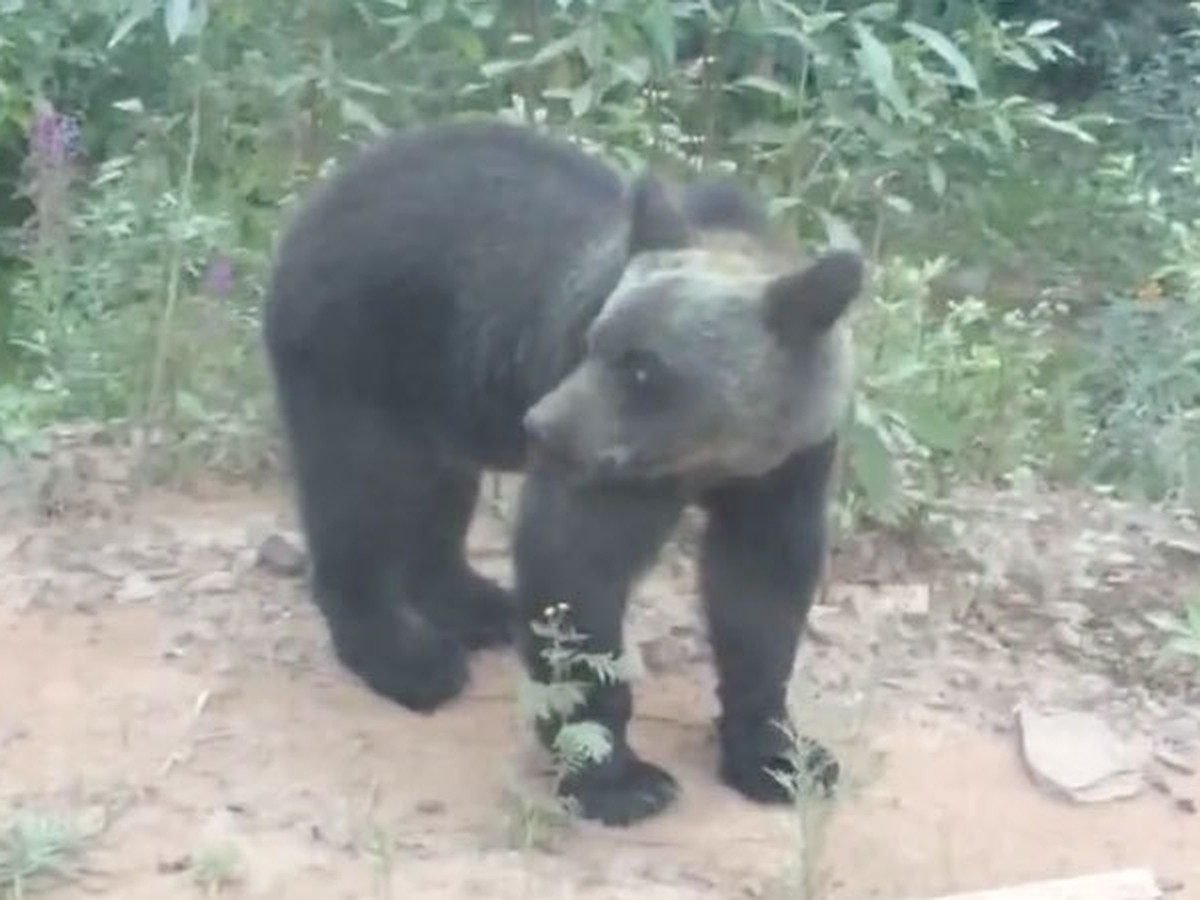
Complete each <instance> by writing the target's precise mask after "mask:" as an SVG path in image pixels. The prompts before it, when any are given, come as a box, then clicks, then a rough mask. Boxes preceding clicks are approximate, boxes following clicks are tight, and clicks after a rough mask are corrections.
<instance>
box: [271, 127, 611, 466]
mask: <svg viewBox="0 0 1200 900" xmlns="http://www.w3.org/2000/svg"><path fill="white" fill-rule="evenodd" d="M627 218H628V213H627V198H626V192H625V187H624V184H623V182H622V180H621V178H620V177H619V176H618V175H617V173H616V172H615V171H613V170H612V169H611V168H610V167H608V166H607V165H606V164H605V163H603V162H601V161H600V160H598V159H595V158H593V157H591V156H589V155H588V154H585V153H584V152H582V151H581V150H579V149H577V148H575V147H574V146H572V145H571V144H569V143H566V142H565V141H562V140H560V139H556V138H549V137H546V136H544V135H541V134H539V133H537V132H535V131H533V130H532V129H528V128H522V127H518V126H512V125H506V124H501V123H497V122H490V121H464V122H454V123H447V124H441V125H436V126H432V127H428V128H423V129H419V130H413V131H402V132H398V133H396V134H393V135H391V136H389V137H388V138H386V139H384V140H382V141H381V142H379V143H378V144H377V145H375V146H373V147H372V148H370V149H368V150H367V151H366V152H364V153H363V154H362V155H361V156H359V157H358V158H357V159H355V160H353V161H351V162H349V163H348V164H347V165H346V166H344V167H343V169H342V170H341V171H340V172H339V173H337V174H336V175H334V176H333V177H331V178H330V179H329V180H328V181H327V182H326V183H325V184H323V185H321V186H320V187H319V188H317V189H316V191H315V192H314V193H313V195H312V196H311V197H310V198H309V200H308V201H307V202H306V203H305V204H304V206H303V208H302V209H301V210H300V212H299V213H298V214H297V216H296V218H295V220H294V221H293V223H292V225H291V227H290V228H289V229H288V231H287V233H286V234H285V236H284V238H283V240H282V242H281V245H280V248H279V252H278V257H277V264H276V269H275V273H274V278H273V282H272V285H271V290H270V296H269V298H268V306H267V311H266V316H267V322H266V334H267V341H268V344H269V345H270V346H271V348H272V352H273V353H274V355H275V356H276V357H277V358H278V359H279V360H281V362H282V364H283V365H288V364H289V361H291V364H292V365H294V366H296V367H303V368H304V369H306V370H308V371H310V372H312V373H313V374H314V375H315V376H316V377H319V378H321V379H322V380H323V381H324V382H325V383H326V384H327V385H329V386H333V387H335V388H337V389H342V390H347V391H352V392H353V393H354V394H356V395H360V396H361V395H363V394H364V393H365V394H367V395H374V396H376V397H378V398H380V399H381V400H384V401H385V402H386V403H387V404H388V405H390V406H393V407H396V408H400V407H404V408H408V409H415V408H417V407H420V408H422V409H425V410H427V411H431V412H434V413H436V414H437V415H442V416H446V415H448V416H449V417H451V418H452V419H454V420H455V421H456V422H457V423H458V424H457V430H459V431H460V432H466V433H467V434H468V438H467V440H468V442H472V443H475V444H479V445H484V444H502V445H505V447H506V448H507V449H506V450H505V453H507V450H508V449H515V447H511V448H510V447H508V445H510V444H512V443H513V441H515V440H516V439H517V438H518V436H519V427H518V425H519V419H520V414H521V412H522V411H523V409H524V408H525V407H526V406H527V405H528V404H529V403H530V402H531V401H532V399H534V398H535V397H536V395H538V394H540V393H541V392H543V391H544V390H547V389H548V388H549V387H550V386H551V385H552V384H553V382H554V381H555V380H557V378H559V377H561V375H562V374H564V372H565V371H566V368H568V367H569V366H570V365H571V363H572V361H573V358H574V356H575V355H576V354H577V352H578V349H579V348H578V340H579V338H580V337H581V335H582V329H583V328H585V327H586V324H587V321H589V320H590V318H591V317H592V316H593V315H594V314H595V312H596V310H597V309H598V307H599V304H600V303H601V302H602V301H603V299H604V296H605V295H606V294H607V292H608V290H609V289H610V288H611V286H612V285H613V284H615V282H616V280H617V278H619V276H620V271H621V269H622V267H623V266H624V263H625V261H626V242H627V233H626V232H627V227H628V226H627Z"/></svg>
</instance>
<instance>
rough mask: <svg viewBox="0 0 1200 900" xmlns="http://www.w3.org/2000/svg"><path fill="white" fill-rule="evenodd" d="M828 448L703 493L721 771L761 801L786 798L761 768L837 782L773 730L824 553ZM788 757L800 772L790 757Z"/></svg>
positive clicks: (833, 769) (811, 747)
mask: <svg viewBox="0 0 1200 900" xmlns="http://www.w3.org/2000/svg"><path fill="white" fill-rule="evenodd" d="M834 446H835V445H834V442H833V441H832V440H830V441H828V442H826V443H825V444H822V445H820V446H817V447H814V448H812V449H808V450H805V451H803V452H801V453H799V454H797V455H796V456H794V457H793V458H792V459H791V460H789V461H788V462H787V463H785V464H784V465H783V466H782V467H781V468H779V469H778V470H776V471H775V472H772V473H770V474H769V475H767V476H765V477H764V478H762V479H760V480H748V481H745V482H739V483H735V484H731V485H726V486H723V487H721V488H718V489H717V490H714V491H713V492H712V493H711V494H710V495H709V496H707V497H706V498H705V507H706V509H707V512H708V524H707V527H706V530H705V535H704V544H703V548H702V553H701V579H700V580H701V591H702V593H703V596H704V603H705V609H706V612H707V614H708V621H709V634H710V637H711V640H712V643H713V651H714V656H715V658H716V666H717V677H718V688H717V691H718V696H719V699H720V703H721V720H720V744H721V777H722V779H723V780H724V781H725V782H726V783H727V784H729V785H730V786H731V787H733V788H735V789H736V790H738V791H739V792H740V793H742V794H743V795H745V796H747V797H749V798H751V799H753V800H757V801H760V802H766V803H771V802H776V803H778V802H786V801H788V800H789V799H790V796H791V795H790V792H789V789H788V788H785V787H784V786H783V785H782V784H780V782H779V781H778V780H776V778H775V777H773V776H772V775H771V771H769V770H773V771H775V772H777V773H779V774H780V775H783V776H785V778H787V777H789V776H790V777H796V776H798V778H799V781H800V782H815V783H816V786H817V787H818V788H820V789H823V790H825V791H829V790H832V788H833V787H834V785H835V784H836V782H837V780H838V765H837V762H836V761H835V760H834V758H833V756H832V754H830V753H829V751H828V750H826V749H825V748H823V747H822V746H821V745H819V744H817V743H816V742H815V741H812V740H811V739H807V738H800V739H799V743H800V745H801V746H800V747H792V746H791V741H790V740H789V738H788V736H787V734H786V733H785V732H784V731H783V730H781V726H782V727H784V728H786V727H789V726H790V724H791V723H790V722H789V720H788V712H787V691H788V682H789V681H790V680H791V675H792V666H793V663H794V661H795V658H796V650H797V647H798V645H799V641H800V634H801V631H802V630H803V628H804V623H805V620H806V618H807V616H808V611H809V608H810V607H811V605H812V601H813V593H814V590H815V588H816V585H817V579H818V576H819V574H820V569H821V564H822V557H823V554H824V548H825V540H826V537H825V510H826V499H825V498H826V489H827V485H828V482H829V477H830V471H831V465H832V461H833V453H834ZM796 751H798V753H797V752H796ZM797 756H799V761H800V762H801V768H802V769H803V771H796V770H795V767H794V766H793V765H792V762H793V760H795V759H796V757H797ZM795 786H796V787H801V788H803V784H795Z"/></svg>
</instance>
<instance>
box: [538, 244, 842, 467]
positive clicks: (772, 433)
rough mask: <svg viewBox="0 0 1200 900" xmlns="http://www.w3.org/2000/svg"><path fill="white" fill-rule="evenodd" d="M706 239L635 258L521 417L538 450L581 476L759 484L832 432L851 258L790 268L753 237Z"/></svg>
mask: <svg viewBox="0 0 1200 900" xmlns="http://www.w3.org/2000/svg"><path fill="white" fill-rule="evenodd" d="M705 238H706V239H705V241H704V243H703V244H701V245H699V246H694V247H689V248H686V249H679V250H663V251H655V252H650V253H644V254H640V255H638V256H636V257H635V258H634V259H633V260H632V261H631V262H630V264H629V266H628V267H627V269H626V271H625V273H624V276H623V277H622V279H621V281H620V282H619V284H618V285H617V287H616V289H615V290H614V291H613V292H612V294H611V295H610V297H609V298H608V301H607V302H606V303H605V305H604V307H603V309H602V310H601V312H600V314H599V316H597V318H596V319H595V321H594V322H593V323H592V325H591V327H590V329H589V331H588V344H587V354H586V356H585V358H584V360H583V361H582V363H581V364H580V365H579V366H578V367H577V368H576V369H575V370H574V371H573V372H572V373H571V374H570V375H568V376H567V377H566V378H565V379H564V380H563V381H562V382H561V383H560V384H559V385H558V386H557V387H556V388H555V389H554V390H553V391H551V392H550V393H549V394H547V395H546V396H545V397H543V398H542V399H541V400H540V401H539V402H538V403H537V404H536V405H535V406H534V407H533V408H532V409H531V410H530V412H529V414H528V416H527V418H526V421H527V424H528V425H529V428H530V431H531V433H532V434H533V435H534V436H535V439H536V440H537V442H538V443H539V444H541V445H542V448H543V449H544V450H546V451H548V452H550V453H551V454H553V455H555V456H558V457H560V458H562V459H563V460H564V461H566V462H568V463H570V464H571V465H572V466H573V467H574V468H575V469H576V470H577V471H578V472H579V473H580V474H581V475H582V476H583V477H587V478H618V479H643V478H662V477H678V478H683V479H689V480H699V481H705V480H712V479H721V478H728V477H737V476H752V475H758V474H762V473H764V472H766V471H769V470H770V469H772V468H774V467H775V466H777V465H779V464H780V463H782V462H783V461H784V460H785V459H786V458H787V457H788V456H790V455H791V454H793V453H795V452H796V451H798V450H800V449H803V448H805V447H808V446H811V445H813V444H816V443H819V442H821V441H823V440H825V439H826V438H828V437H830V436H831V435H832V434H833V433H834V430H835V429H836V426H837V423H838V420H839V418H840V417H841V415H842V412H843V410H844V407H845V404H846V401H847V399H848V396H849V391H850V384H851V378H852V368H853V365H852V359H851V347H850V340H849V334H848V329H847V326H846V323H845V322H844V320H843V313H844V312H845V310H846V308H847V307H848V305H849V303H850V302H851V300H852V299H853V298H854V296H855V295H856V294H857V293H858V290H859V287H860V284H861V275H862V269H861V260H860V259H859V258H858V256H857V255H856V254H854V253H851V252H849V251H833V252H830V253H826V254H825V255H823V256H821V257H819V258H818V259H817V260H815V261H814V262H813V263H811V264H810V265H808V266H806V267H800V268H797V267H795V265H794V264H792V265H790V266H789V264H788V261H787V260H786V259H785V257H784V255H783V254H782V253H781V252H779V250H778V249H777V248H764V247H763V245H762V243H761V242H759V241H755V240H753V239H751V238H750V237H749V236H744V235H741V234H725V233H718V234H710V235H706V236H705Z"/></svg>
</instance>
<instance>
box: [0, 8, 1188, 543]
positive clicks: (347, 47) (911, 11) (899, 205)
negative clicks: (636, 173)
mask: <svg viewBox="0 0 1200 900" xmlns="http://www.w3.org/2000/svg"><path fill="white" fill-rule="evenodd" d="M1198 76H1200V4H1197V3H1184V2H1180V0H1142V2H1139V3H1125V2H1120V0H900V2H862V0H805V2H788V0H605V2H599V0H511V2H504V3H497V2H494V0H354V2H330V0H210V2H204V0H91V2H89V3H79V2H77V0H0V226H2V227H3V229H4V230H3V234H4V241H3V244H2V245H0V447H3V448H4V449H3V451H0V452H7V453H17V454H20V453H27V452H36V451H37V449H38V446H39V441H40V440H41V438H40V435H41V434H43V431H42V429H43V427H44V426H45V425H47V424H48V423H51V422H55V421H60V420H63V419H71V418H87V419H92V420H102V421H104V422H106V423H110V424H111V425H112V426H113V427H114V428H116V429H118V430H119V431H120V433H122V434H124V435H126V436H127V437H128V438H130V439H133V438H139V439H146V438H147V437H148V436H154V438H155V444H154V446H155V448H156V449H155V450H154V452H153V453H151V454H148V455H147V456H146V462H147V465H148V466H149V467H150V468H149V469H148V471H147V474H148V476H150V477H155V478H161V477H170V476H171V475H172V473H178V472H180V471H182V470H185V469H186V468H187V467H195V466H203V467H205V468H209V469H221V470H226V471H229V472H231V473H233V474H235V475H241V476H245V475H251V474H254V473H256V472H262V471H265V470H266V469H267V468H269V467H270V465H271V464H272V462H273V460H274V459H275V458H276V457H277V453H276V451H275V446H276V443H277V441H276V437H275V435H276V431H275V423H274V421H273V419H272V416H273V412H272V403H271V395H270V385H269V381H268V378H267V374H266V369H265V367H264V363H263V359H262V355H261V352H260V346H259V337H258V316H259V309H260V304H261V301H262V296H263V287H264V281H265V279H266V277H267V273H268V271H269V264H270V259H271V256H272V247H273V242H274V241H275V239H276V238H277V236H278V234H279V231H280V228H281V225H282V223H283V222H284V221H285V219H286V216H287V214H288V211H289V209H290V208H291V207H292V206H293V205H294V203H295V202H296V201H297V199H298V198H300V197H302V196H303V195H304V193H305V192H306V190H307V189H308V188H309V186H310V185H311V184H312V183H313V181H314V180H315V179H318V178H320V177H321V176H322V175H323V174H324V173H326V172H327V171H328V170H329V168H330V166H332V165H333V164H335V162H336V161H337V160H338V159H340V158H344V157H345V156H346V154H348V153H350V152H352V151H353V150H354V149H355V148H356V147H358V146H360V145H361V144H362V143H363V142H364V141H366V140H367V139H369V138H370V137H371V135H372V134H373V133H375V132H379V131H381V130H383V129H385V128H389V127H393V126H403V125H408V124H412V123H417V122H426V121H430V120H434V119H438V118H442V117H445V116H451V115H456V114H461V113H468V112H489V113H494V114H499V115H502V116H505V117H507V118H510V119H513V120H518V121H524V122H529V123H534V124H536V125H538V126H539V127H545V128H549V129H553V130H555V131H557V132H560V133H567V134H570V135H572V136H574V137H575V138H577V139H578V140H579V141H581V142H582V143H584V144H585V145H587V146H589V147H593V148H596V149H598V150H602V151H603V152H605V153H607V154H608V155H610V156H611V157H612V158H614V159H616V160H617V161H619V162H620V163H621V164H622V165H626V166H628V167H630V168H634V167H637V166H640V165H642V164H644V163H653V164H655V165H658V166H662V167H664V168H666V169H667V170H669V171H673V172H676V173H682V172H684V171H686V170H694V169H702V168H728V169H733V170H736V171H737V172H738V173H740V175H741V176H742V177H744V178H745V179H746V180H747V181H749V182H750V183H752V184H753V185H754V186H756V187H757V189H758V190H760V191H761V192H763V194H764V195H766V196H767V197H769V198H770V199H771V202H772V205H773V207H774V209H775V211H776V212H777V213H778V214H779V215H780V216H781V217H782V218H783V219H784V220H785V221H786V222H787V223H789V225H790V226H791V227H794V228H795V229H796V230H797V232H798V233H799V234H801V235H802V236H804V237H806V238H811V239H813V240H817V241H819V240H822V239H823V238H824V236H825V233H826V231H827V229H829V228H830V227H834V225H836V223H837V222H839V221H841V222H845V223H848V224H849V225H850V226H851V227H852V228H853V229H854V230H855V231H856V232H857V233H858V234H859V235H860V236H861V237H862V238H864V239H865V241H866V242H867V244H868V246H869V248H870V250H871V253H872V255H873V257H874V261H875V266H874V273H875V278H874V283H873V285H872V289H871V291H870V297H869V300H868V302H867V303H866V304H864V306H863V308H862V309H861V311H860V313H859V315H858V324H857V333H858V341H859V344H860V347H861V356H862V360H863V362H862V368H863V373H862V376H863V377H862V381H861V384H860V389H859V392H858V397H857V402H856V404H855V408H854V411H853V421H852V422H851V423H850V427H849V431H848V435H849V440H848V441H847V454H846V460H847V463H848V465H847V467H846V476H847V477H846V478H845V479H844V490H843V492H842V494H843V496H842V500H843V503H842V504H841V510H842V512H843V513H844V516H843V519H842V522H843V524H849V523H852V522H855V521H861V520H862V519H863V518H864V517H865V518H868V519H870V520H872V521H874V522H876V523H881V524H884V525H890V526H897V525H912V524H914V523H917V522H919V521H920V519H921V517H922V516H923V515H924V513H925V512H926V511H927V510H928V509H929V508H930V505H931V504H933V503H936V500H937V498H938V497H939V496H940V495H941V493H942V492H943V491H944V490H945V489H946V487H947V485H949V484H951V483H957V482H963V481H968V480H970V481H978V480H982V481H988V480H1009V479H1013V478H1030V477H1032V478H1036V479H1043V480H1046V481H1052V482H1058V483H1083V482H1089V483H1093V484H1095V483H1099V484H1103V485H1108V486H1111V488H1112V489H1113V490H1114V491H1117V492H1120V493H1122V494H1127V495H1129V496H1131V497H1134V498H1138V499H1142V500H1150V501H1155V502H1158V501H1163V502H1168V503H1170V504H1172V505H1177V506H1181V507H1183V508H1185V509H1191V510H1196V509H1197V508H1200V343H1198V342H1197V340H1196V335H1197V334H1200V218H1198V217H1200V156H1198V155H1197V149H1196V144H1197V139H1198V138H1200V120H1198V119H1197V118H1196V115H1195V111H1196V109H1197V108H1198V105H1200V104H1198V101H1200V81H1198Z"/></svg>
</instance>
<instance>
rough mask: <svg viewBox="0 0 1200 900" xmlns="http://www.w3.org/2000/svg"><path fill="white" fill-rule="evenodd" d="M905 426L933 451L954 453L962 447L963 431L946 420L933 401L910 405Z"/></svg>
mask: <svg viewBox="0 0 1200 900" xmlns="http://www.w3.org/2000/svg"><path fill="white" fill-rule="evenodd" d="M904 424H905V425H907V426H908V430H909V432H910V433H911V434H912V436H913V437H915V438H916V439H917V440H918V441H920V442H921V443H922V444H924V445H925V446H926V447H929V448H930V449H933V450H943V451H945V452H947V453H953V452H954V451H955V450H957V449H958V448H959V447H960V446H961V445H962V429H961V428H960V427H959V426H958V425H956V424H955V423H954V422H951V421H950V420H949V419H948V418H946V416H945V414H944V413H942V411H941V410H940V409H938V407H937V406H936V405H935V404H934V402H933V401H932V400H929V399H926V400H924V401H923V402H919V403H913V404H910V405H909V406H908V407H907V408H906V409H905V415H904Z"/></svg>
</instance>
